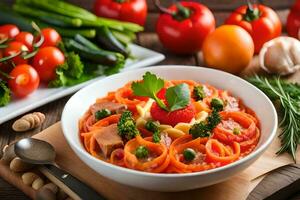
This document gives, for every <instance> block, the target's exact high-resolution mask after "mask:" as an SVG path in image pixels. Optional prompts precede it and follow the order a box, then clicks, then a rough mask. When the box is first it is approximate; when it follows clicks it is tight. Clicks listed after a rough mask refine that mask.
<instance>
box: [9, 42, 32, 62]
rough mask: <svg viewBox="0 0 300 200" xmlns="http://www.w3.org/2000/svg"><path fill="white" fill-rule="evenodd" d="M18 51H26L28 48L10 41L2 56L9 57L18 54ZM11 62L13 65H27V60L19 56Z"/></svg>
mask: <svg viewBox="0 0 300 200" xmlns="http://www.w3.org/2000/svg"><path fill="white" fill-rule="evenodd" d="M20 51H28V48H27V47H26V46H25V45H24V44H23V43H21V42H17V41H12V42H10V43H8V47H6V48H5V49H4V56H11V55H13V54H16V53H19V52H20ZM11 61H12V62H13V63H14V64H15V65H20V64H27V62H28V60H26V59H23V58H22V57H21V55H19V56H17V57H14V58H12V59H11Z"/></svg>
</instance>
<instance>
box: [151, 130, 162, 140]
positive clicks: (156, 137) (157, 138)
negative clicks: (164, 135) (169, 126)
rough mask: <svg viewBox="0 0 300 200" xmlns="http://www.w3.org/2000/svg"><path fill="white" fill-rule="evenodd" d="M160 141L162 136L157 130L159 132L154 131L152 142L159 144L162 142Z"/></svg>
mask: <svg viewBox="0 0 300 200" xmlns="http://www.w3.org/2000/svg"><path fill="white" fill-rule="evenodd" d="M160 139H161V135H160V132H159V131H158V130H157V131H154V132H153V135H152V140H153V142H154V143H159V142H160Z"/></svg>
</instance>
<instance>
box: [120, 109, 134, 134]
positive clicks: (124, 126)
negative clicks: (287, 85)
mask: <svg viewBox="0 0 300 200" xmlns="http://www.w3.org/2000/svg"><path fill="white" fill-rule="evenodd" d="M118 133H119V135H120V136H121V137H122V138H124V139H126V140H131V139H132V138H134V137H135V136H136V135H137V134H139V131H138V129H137V127H136V124H135V121H134V119H133V118H132V113H131V112H130V111H128V110H126V111H124V112H123V113H122V115H121V117H120V120H119V122H118Z"/></svg>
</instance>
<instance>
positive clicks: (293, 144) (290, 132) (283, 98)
mask: <svg viewBox="0 0 300 200" xmlns="http://www.w3.org/2000/svg"><path fill="white" fill-rule="evenodd" d="M247 80H248V81H249V82H250V83H252V84H253V85H255V86H256V87H258V88H259V89H260V90H262V91H263V92H264V93H265V94H266V95H267V96H268V97H269V98H270V99H271V100H272V101H273V102H278V103H279V104H280V107H281V109H280V113H281V114H282V119H281V122H280V124H279V125H280V127H281V128H282V132H281V134H280V135H279V137H280V139H281V148H280V149H279V150H278V152H277V154H281V153H284V152H288V153H289V154H290V155H291V156H292V157H293V159H294V160H295V161H296V151H297V147H298V144H299V143H300V86H299V85H298V84H296V83H288V82H286V81H284V80H282V79H280V78H279V77H270V78H266V77H261V76H253V77H251V78H248V79H247Z"/></svg>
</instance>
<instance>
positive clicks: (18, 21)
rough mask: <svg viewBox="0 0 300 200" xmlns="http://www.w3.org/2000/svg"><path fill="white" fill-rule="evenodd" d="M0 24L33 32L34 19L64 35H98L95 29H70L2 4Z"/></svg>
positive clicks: (38, 23) (44, 26)
mask: <svg viewBox="0 0 300 200" xmlns="http://www.w3.org/2000/svg"><path fill="white" fill-rule="evenodd" d="M0 13H1V17H0V24H15V25H16V26H18V27H19V28H20V29H21V30H22V31H28V32H33V31H34V30H33V28H32V26H31V23H32V21H34V22H35V23H36V24H37V25H38V26H39V27H40V28H46V27H52V28H54V29H55V30H56V31H57V32H58V33H59V34H60V35H61V36H63V37H74V36H75V35H76V34H80V35H82V36H84V37H87V38H94V37H95V36H96V30H95V29H70V28H62V27H58V26H55V25H49V24H47V23H44V22H42V21H40V20H38V19H31V18H28V16H22V15H19V14H17V13H15V12H14V11H13V10H12V9H10V8H7V7H6V6H3V5H2V4H0Z"/></svg>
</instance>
